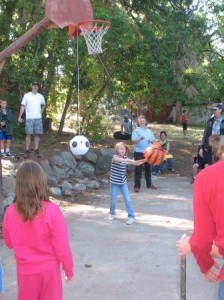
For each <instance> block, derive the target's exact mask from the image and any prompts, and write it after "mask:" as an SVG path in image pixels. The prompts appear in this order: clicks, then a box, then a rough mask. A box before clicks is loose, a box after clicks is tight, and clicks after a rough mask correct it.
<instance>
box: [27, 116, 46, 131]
mask: <svg viewBox="0 0 224 300" xmlns="http://www.w3.org/2000/svg"><path fill="white" fill-rule="evenodd" d="M26 134H43V123H42V119H27V120H26Z"/></svg>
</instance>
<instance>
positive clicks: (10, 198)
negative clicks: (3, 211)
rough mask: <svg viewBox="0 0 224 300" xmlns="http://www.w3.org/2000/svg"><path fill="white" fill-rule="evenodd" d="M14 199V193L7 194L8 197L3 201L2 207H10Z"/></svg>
mask: <svg viewBox="0 0 224 300" xmlns="http://www.w3.org/2000/svg"><path fill="white" fill-rule="evenodd" d="M14 198H15V194H14V193H9V194H8V197H7V198H6V199H5V200H3V207H4V208H5V207H7V206H8V205H11V204H12V203H13V201H14Z"/></svg>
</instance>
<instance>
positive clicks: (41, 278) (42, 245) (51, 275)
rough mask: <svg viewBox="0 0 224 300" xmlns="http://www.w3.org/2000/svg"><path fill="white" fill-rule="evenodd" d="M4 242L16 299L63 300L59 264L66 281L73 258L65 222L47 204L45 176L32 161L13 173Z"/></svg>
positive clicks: (4, 224) (54, 209)
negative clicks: (12, 268) (12, 196)
mask: <svg viewBox="0 0 224 300" xmlns="http://www.w3.org/2000/svg"><path fill="white" fill-rule="evenodd" d="M3 239H4V242H5V244H6V246H7V247H8V248H12V249H13V251H14V256H15V260H16V264H17V282H18V300H25V299H29V300H36V299H41V300H62V299H63V297H62V280H61V271H60V264H62V267H63V269H64V272H65V278H66V280H67V281H68V282H71V281H72V280H73V259H72V254H71V249H70V246H69V238H68V231H67V226H66V223H65V219H64V217H63V215H62V212H61V210H60V208H59V207H58V206H57V205H56V204H54V203H52V202H50V200H49V198H48V187H47V179H46V175H45V173H44V171H43V169H42V168H41V166H40V165H39V164H38V163H36V162H34V161H30V160H28V161H25V162H23V163H22V164H21V165H20V166H19V168H18V170H17V174H16V192H15V199H14V203H13V204H12V205H10V206H9V207H8V208H7V209H6V212H5V215H4V219H3Z"/></svg>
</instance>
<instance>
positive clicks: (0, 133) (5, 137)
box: [0, 130, 12, 141]
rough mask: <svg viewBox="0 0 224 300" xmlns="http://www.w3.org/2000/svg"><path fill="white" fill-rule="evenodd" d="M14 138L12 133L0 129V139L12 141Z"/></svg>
mask: <svg viewBox="0 0 224 300" xmlns="http://www.w3.org/2000/svg"><path fill="white" fill-rule="evenodd" d="M11 140H12V135H10V134H9V135H7V134H5V131H2V130H1V131H0V141H11Z"/></svg>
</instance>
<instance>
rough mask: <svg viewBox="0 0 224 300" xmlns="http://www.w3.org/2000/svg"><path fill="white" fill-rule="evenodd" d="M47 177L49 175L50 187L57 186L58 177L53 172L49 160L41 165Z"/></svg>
mask: <svg viewBox="0 0 224 300" xmlns="http://www.w3.org/2000/svg"><path fill="white" fill-rule="evenodd" d="M41 165H42V167H43V169H44V171H45V173H46V175H47V180H48V184H49V185H55V184H56V183H57V177H56V175H55V173H54V171H53V170H52V168H51V166H50V163H49V161H48V160H45V161H43V162H42V163H41Z"/></svg>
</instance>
